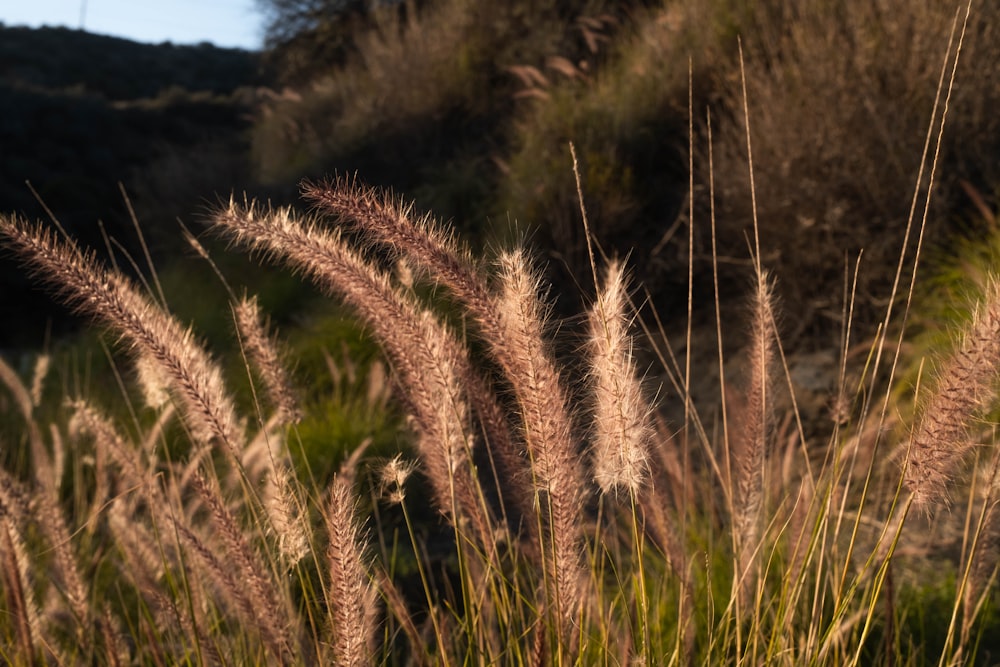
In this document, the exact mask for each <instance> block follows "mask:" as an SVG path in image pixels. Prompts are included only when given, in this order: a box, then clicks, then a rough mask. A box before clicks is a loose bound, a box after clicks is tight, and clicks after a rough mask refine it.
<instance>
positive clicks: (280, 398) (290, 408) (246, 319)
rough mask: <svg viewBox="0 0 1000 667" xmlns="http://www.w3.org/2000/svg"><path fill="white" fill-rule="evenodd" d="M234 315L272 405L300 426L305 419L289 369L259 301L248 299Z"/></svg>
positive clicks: (241, 302) (235, 307) (254, 298)
mask: <svg viewBox="0 0 1000 667" xmlns="http://www.w3.org/2000/svg"><path fill="white" fill-rule="evenodd" d="M233 311H234V313H235V314H236V324H237V326H238V328H239V330H240V333H241V334H242V336H243V345H244V347H245V348H246V351H247V355H248V356H249V357H250V361H252V362H253V364H254V365H255V366H256V367H257V372H258V373H259V374H260V377H261V379H262V380H263V381H264V387H265V388H266V389H267V394H268V396H269V397H270V399H271V402H272V403H273V404H274V405H275V406H276V407H277V408H278V411H279V413H280V414H281V415H282V416H283V418H284V419H285V420H286V421H288V422H292V423H297V422H298V421H299V420H300V419H301V418H302V412H301V411H300V410H299V406H298V403H297V401H296V398H295V392H294V391H293V389H292V384H291V382H290V381H289V379H288V374H287V373H286V372H285V367H284V365H282V363H281V361H280V355H279V353H278V347H277V344H276V343H275V341H274V340H273V339H272V338H271V336H270V335H269V334H268V331H267V325H266V324H265V323H264V322H263V320H262V318H261V313H260V307H259V306H258V305H257V297H256V296H254V297H244V298H243V299H242V300H241V301H240V302H239V303H238V304H236V305H235V306H234V308H233Z"/></svg>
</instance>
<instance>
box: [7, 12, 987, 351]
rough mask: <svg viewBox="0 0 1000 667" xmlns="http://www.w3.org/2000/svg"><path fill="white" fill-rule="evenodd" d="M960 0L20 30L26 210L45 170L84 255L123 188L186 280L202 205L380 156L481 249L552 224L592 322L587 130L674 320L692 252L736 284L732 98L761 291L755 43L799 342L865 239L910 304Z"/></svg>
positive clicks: (12, 55) (601, 182)
mask: <svg viewBox="0 0 1000 667" xmlns="http://www.w3.org/2000/svg"><path fill="white" fill-rule="evenodd" d="M945 4H946V3H939V2H933V1H931V0H913V1H909V2H900V1H895V0H879V1H877V2H870V1H869V2H862V1H861V0H846V1H845V2H842V3H830V2H826V1H825V0H804V1H803V2H799V3H794V4H789V3H783V2H772V1H765V2H746V1H745V0H626V1H611V0H510V1H508V2H491V3H484V2H477V1H475V0H421V1H413V0H411V1H405V2H399V1H383V2H375V1H371V0H258V8H259V10H260V11H261V12H263V13H264V15H265V17H266V19H267V26H268V27H267V33H266V41H265V47H266V48H265V49H264V50H263V51H262V52H261V53H247V52H242V51H234V50H226V49H217V48H214V47H211V46H210V45H200V46H195V47H179V46H172V45H169V44H165V45H158V46H151V45H139V44H134V43H130V42H127V41H124V40H117V39H111V38H105V37H98V36H94V35H88V34H86V33H81V32H79V31H71V30H61V29H41V30H26V29H19V28H2V33H0V36H2V39H0V89H2V91H0V92H2V94H0V107H2V108H0V112H2V113H0V145H2V146H3V147H4V153H5V155H4V160H3V161H2V163H0V171H2V174H3V178H2V179H0V208H2V209H3V210H13V211H18V212H21V213H23V214H25V215H27V216H29V217H36V218H43V219H44V218H45V217H46V213H45V212H44V211H43V210H42V208H41V207H40V206H39V204H38V202H37V201H36V199H35V197H34V195H33V194H32V193H31V191H30V190H29V189H28V188H27V187H26V186H25V185H24V182H25V181H26V180H28V181H30V182H31V183H32V185H33V186H34V188H35V189H36V190H37V191H38V194H39V195H40V197H41V198H42V199H43V200H44V201H45V202H46V203H47V204H48V206H49V207H50V208H51V210H52V212H53V213H54V214H55V216H56V217H58V218H59V219H60V221H61V222H62V223H63V224H64V225H65V226H66V227H67V229H68V230H69V231H70V233H71V234H73V235H75V236H78V237H80V238H81V239H82V241H83V242H84V243H85V244H86V245H88V246H90V247H96V248H99V249H100V248H104V247H105V246H106V245H107V244H106V242H105V241H104V240H102V235H103V234H108V235H110V236H113V237H115V239H117V240H118V243H120V244H121V245H122V246H123V247H124V248H126V249H128V250H129V251H130V252H133V253H134V252H137V249H136V245H135V238H136V234H135V231H134V229H133V227H132V223H131V221H130V220H129V216H128V210H127V207H126V206H125V203H124V200H123V197H122V194H121V192H120V190H119V187H118V183H119V182H120V183H122V184H123V185H124V188H125V190H126V192H128V194H129V195H130V198H131V202H132V204H133V205H134V207H135V209H136V213H137V217H138V219H139V220H140V222H141V225H142V229H143V232H144V233H145V234H146V235H147V237H148V238H149V239H150V240H151V243H152V246H153V250H154V255H155V258H156V262H157V265H158V266H160V267H162V268H163V269H164V270H166V271H170V270H171V269H170V265H171V264H172V263H174V262H179V261H189V260H190V257H189V254H188V256H183V253H180V251H181V250H182V249H183V247H184V246H183V245H182V244H181V243H180V242H179V238H180V234H178V225H177V219H178V218H179V219H181V220H182V221H183V222H184V224H185V225H187V226H188V227H190V228H191V229H192V230H193V231H194V232H195V233H198V229H199V218H200V217H201V216H202V215H203V213H204V211H205V210H206V209H207V208H208V207H210V206H212V205H213V204H214V203H215V202H216V201H217V199H218V198H219V197H221V198H227V197H228V196H229V194H230V193H231V192H234V191H235V192H237V193H240V192H242V191H244V190H245V191H248V192H249V193H250V194H251V195H254V196H261V197H266V198H268V199H270V200H271V201H274V202H276V203H294V202H295V201H296V199H297V189H298V183H299V182H300V180H301V179H303V178H313V179H315V178H320V177H322V176H324V175H327V174H331V173H333V172H339V173H348V174H353V173H357V174H358V175H359V177H360V178H362V179H363V180H364V181H366V182H368V183H371V184H374V185H379V186H386V187H390V188H392V189H394V190H395V191H396V192H397V193H399V194H400V195H402V196H403V197H405V198H407V199H412V200H414V201H415V202H416V205H417V207H418V209H419V210H422V211H433V212H434V213H435V215H437V216H438V217H440V218H442V219H445V220H450V221H452V222H453V223H454V224H455V225H456V226H457V227H458V228H459V230H460V232H461V233H462V234H463V235H464V236H465V237H466V238H467V239H468V240H469V241H470V242H471V243H472V244H473V246H475V247H479V248H486V249H490V248H493V247H496V245H498V244H501V243H507V242H509V241H510V240H511V238H512V237H517V238H525V237H526V238H528V239H529V241H530V243H532V245H533V246H534V247H535V248H537V250H538V252H539V254H540V255H541V256H542V259H543V260H545V263H546V266H547V270H548V272H549V277H550V278H551V279H552V281H553V283H554V285H555V295H556V296H557V297H558V299H559V307H560V309H561V310H562V311H563V312H576V310H577V308H578V306H579V303H580V299H581V296H583V297H584V298H585V294H586V292H587V286H588V285H590V283H591V282H592V281H591V279H590V278H589V275H590V271H589V264H588V262H587V256H586V251H585V243H584V241H585V239H584V235H583V227H582V223H581V220H580V212H579V205H578V201H577V194H576V187H575V182H574V177H573V171H572V163H571V159H570V154H569V147H568V144H569V142H570V141H572V142H574V144H575V146H576V150H577V154H578V156H579V159H580V174H581V177H582V181H583V183H582V185H583V195H584V199H585V202H586V206H587V210H588V213H589V218H590V223H591V228H592V231H593V233H594V235H595V237H596V239H597V241H598V243H599V246H600V248H601V249H602V251H604V252H606V253H608V254H617V255H619V256H625V255H628V256H629V258H630V262H631V263H632V265H633V267H634V270H635V273H636V278H637V279H638V280H639V281H641V282H642V283H643V284H644V286H645V288H646V289H648V290H649V293H650V296H651V298H652V302H653V304H654V305H655V306H657V308H658V310H659V312H660V313H661V315H663V316H664V317H665V318H669V317H670V316H671V315H670V314H671V313H675V312H680V310H679V309H682V308H683V304H684V303H685V301H686V298H687V288H686V284H687V273H688V269H687V264H688V256H689V253H690V254H691V255H692V256H693V257H694V262H695V264H694V274H695V278H696V284H695V290H696V302H698V303H706V302H708V301H710V298H711V289H712V287H711V235H710V231H711V230H710V224H709V213H710V210H709V196H708V185H709V175H708V165H709V144H708V114H709V113H710V114H711V119H712V121H711V124H712V137H713V145H712V159H713V171H714V174H713V176H714V187H715V193H716V202H715V204H716V218H717V224H718V243H719V253H720V259H721V263H720V269H721V272H722V276H721V280H722V285H723V297H724V298H728V296H729V295H730V294H733V295H741V294H742V293H743V292H744V289H743V288H744V287H745V285H746V284H747V278H746V276H747V265H748V263H749V257H750V253H749V246H748V238H749V237H748V234H749V233H750V229H751V222H752V217H751V210H750V201H751V198H750V191H749V170H748V169H747V152H746V128H745V126H744V120H743V104H744V103H743V92H742V86H743V84H742V81H741V80H740V77H739V49H740V47H741V46H742V51H743V57H744V60H745V64H746V87H747V91H748V109H749V116H750V123H751V128H750V130H751V139H752V142H753V152H754V170H755V176H756V188H757V193H756V195H757V206H758V215H759V220H760V225H761V245H762V248H763V252H764V255H765V257H764V259H765V263H766V264H767V265H768V266H770V267H771V268H772V269H774V271H775V272H776V274H777V277H778V280H779V291H780V292H781V293H782V295H783V298H784V299H785V302H786V310H788V311H789V312H794V313H796V317H795V321H794V322H791V323H789V324H788V326H786V328H787V329H789V332H788V333H789V334H790V337H791V339H792V340H790V343H791V344H796V343H802V344H805V345H808V344H810V341H816V342H817V343H818V344H819V345H823V346H825V345H828V344H829V343H830V342H831V341H834V342H835V339H836V338H837V337H839V335H840V330H841V328H840V320H841V318H842V306H841V304H842V301H843V296H842V295H843V292H844V281H845V277H844V276H845V272H848V273H850V272H852V271H853V263H854V261H855V260H856V259H857V256H858V254H859V253H861V251H862V249H863V259H862V264H861V270H860V272H859V284H858V295H859V304H861V307H860V308H859V313H858V317H861V318H862V319H863V318H865V317H870V316H872V315H873V314H874V313H875V312H877V310H878V309H879V308H881V307H882V305H884V298H885V295H886V294H887V293H888V290H887V285H888V284H889V283H890V282H891V279H892V277H893V274H894V267H895V260H896V258H897V256H898V252H899V248H900V247H901V245H902V238H903V232H904V229H905V227H906V222H907V218H908V215H909V211H910V208H911V202H912V200H913V193H914V188H915V184H916V178H917V175H918V173H919V163H920V158H921V154H922V152H923V150H924V145H925V140H926V137H927V128H928V127H929V125H930V124H931V123H932V121H933V119H932V110H933V109H934V96H935V93H936V90H937V86H938V80H939V78H940V76H941V72H942V67H943V66H944V65H945V63H944V62H943V61H944V57H945V54H946V53H947V45H948V40H949V33H950V30H951V27H952V24H953V20H954V19H955V17H956V15H955V13H954V12H955V9H954V8H949V7H946V6H945ZM959 18H960V19H961V18H962V17H961V16H959ZM998 19H1000V6H997V5H995V4H993V3H982V4H979V5H977V6H975V8H974V12H973V14H972V17H971V19H970V30H969V34H968V36H967V39H966V42H965V44H964V45H963V51H962V60H961V63H960V65H959V70H958V77H957V86H956V88H955V91H954V93H953V95H952V99H951V100H950V106H949V117H948V121H947V129H946V131H945V134H944V143H943V146H942V152H941V163H940V166H939V168H938V170H937V173H936V182H937V191H936V194H935V197H934V200H933V201H932V204H931V215H930V224H929V227H928V230H927V236H926V239H927V240H928V241H932V242H938V241H941V242H944V241H945V240H946V238H947V236H948V234H949V232H950V231H952V230H954V229H956V228H958V227H960V228H961V229H962V231H963V234H965V235H968V233H969V228H970V227H971V228H972V233H973V234H975V233H976V228H975V224H974V223H969V221H970V220H973V221H974V220H976V219H979V218H977V217H976V216H975V215H971V214H970V211H972V210H973V207H974V201H973V199H972V198H971V197H970V195H969V193H970V192H971V193H975V195H976V197H978V198H979V199H980V200H982V201H983V202H985V205H987V206H989V207H993V206H994V203H995V197H996V192H997V185H998V182H1000V180H998V178H1000V174H998V173H997V171H998V167H1000V162H998V156H1000V120H998V119H1000V116H997V114H996V113H995V112H994V110H995V109H996V108H997V106H998V102H1000V100H998V97H1000V81H998V76H1000V67H998V66H997V63H1000V39H996V34H995V32H996V26H998V25H1000V20H998ZM80 54H86V57H81V56H80ZM947 68H950V64H948V65H947ZM689 103H690V108H691V109H692V110H693V118H692V117H691V113H690V112H689ZM938 112H939V113H940V109H939V110H938ZM933 122H936V121H933ZM689 128H691V129H689ZM689 141H690V142H691V144H692V145H693V148H694V153H693V155H692V154H691V153H690V150H689ZM932 148H933V146H932ZM691 158H693V164H694V169H695V173H694V200H695V201H694V202H693V206H692V202H690V201H689V199H690V197H689V176H690V174H689V159H691ZM926 190H927V175H926V174H925V177H924V180H923V181H922V182H921V184H920V186H919V194H920V195H921V196H922V195H923V194H924V193H926ZM922 207H923V202H922V200H918V202H917V211H918V213H919V212H920V211H921V210H922ZM692 209H693V212H694V220H693V228H694V229H693V230H689V222H690V217H691V216H690V213H691V211H692ZM689 231H692V232H693V233H691V234H690V238H693V240H694V246H693V247H690V248H689V247H688V246H689V244H688V239H689ZM982 231H985V230H982ZM220 254H221V255H223V257H222V259H220V260H219V261H222V262H224V263H226V262H235V263H238V262H240V260H237V259H231V258H228V256H225V255H224V253H220ZM238 271H239V272H240V274H241V275H244V276H245V277H247V278H248V279H249V281H250V284H251V287H252V288H253V289H260V288H262V285H256V286H255V285H253V283H254V269H252V268H245V269H238ZM180 273H181V274H182V275H183V273H184V272H183V270H181V271H180ZM260 276H261V277H260V279H259V280H258V281H257V282H261V281H264V280H265V276H267V277H266V279H267V280H270V279H271V278H272V276H270V275H269V274H265V273H263V272H261V273H260ZM803 276H808V280H803ZM3 280H4V282H5V286H6V287H7V289H5V290H4V297H3V298H4V299H5V300H6V303H5V305H7V306H8V307H10V306H11V304H13V303H15V302H16V304H17V307H18V308H20V309H21V310H20V312H25V313H29V312H30V313H34V312H40V313H42V314H41V315H40V316H39V317H35V318H33V319H26V320H25V324H24V326H23V327H16V328H14V330H8V331H5V332H4V334H3V337H4V338H3V341H0V344H2V345H11V344H15V343H16V340H17V339H18V338H20V339H21V341H22V342H23V341H30V340H32V339H36V338H37V331H39V330H40V329H41V328H44V326H45V324H44V322H46V321H54V320H53V318H54V317H55V316H54V315H53V313H52V311H44V310H43V309H42V308H41V307H38V306H37V305H36V304H42V303H48V302H49V300H48V299H43V298H39V296H38V294H37V293H35V292H30V291H29V288H28V287H26V281H25V279H24V278H23V277H22V276H20V275H19V273H18V271H17V269H16V267H11V266H10V265H9V264H7V263H5V265H4V274H3ZM18 299H20V300H19V301H18ZM285 310H286V315H285V316H283V317H282V318H279V319H281V320H285V321H287V319H288V318H290V317H292V315H290V314H288V312H290V310H291V309H289V308H286V309H285ZM31 332H34V333H31ZM22 333H23V335H22ZM817 339H821V340H817Z"/></svg>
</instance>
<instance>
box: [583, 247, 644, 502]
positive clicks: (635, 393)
mask: <svg viewBox="0 0 1000 667" xmlns="http://www.w3.org/2000/svg"><path fill="white" fill-rule="evenodd" d="M627 304H628V299H627V296H626V293H625V275H624V269H623V267H622V266H621V265H620V264H619V263H618V262H612V263H611V265H610V266H608V269H607V277H606V278H605V283H604V289H603V290H601V291H600V292H599V293H598V296H597V302H596V303H595V304H594V307H593V309H592V310H591V311H590V318H589V319H590V337H589V343H590V345H589V347H590V350H591V354H590V374H591V378H592V380H593V384H594V396H595V405H594V454H593V460H594V464H593V465H594V479H595V481H596V482H597V484H598V486H600V487H601V491H603V492H604V493H610V492H612V491H615V490H619V489H624V490H626V491H628V492H629V493H631V494H632V495H633V497H638V495H639V490H640V488H641V487H642V484H643V482H644V481H645V480H646V478H647V477H648V475H649V440H650V438H651V437H652V435H653V427H652V424H651V423H650V410H649V406H648V404H647V403H646V401H645V400H644V399H643V396H642V387H641V386H640V384H639V380H638V374H637V372H636V364H635V358H634V357H633V356H632V338H631V336H630V335H629V333H628V316H627V313H626V308H627Z"/></svg>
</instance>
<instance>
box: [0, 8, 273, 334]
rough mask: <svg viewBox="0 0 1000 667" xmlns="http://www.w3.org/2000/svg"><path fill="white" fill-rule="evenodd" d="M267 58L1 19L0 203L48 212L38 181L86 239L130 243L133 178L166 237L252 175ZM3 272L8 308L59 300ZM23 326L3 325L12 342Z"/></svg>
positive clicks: (148, 226) (151, 220) (94, 243)
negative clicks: (253, 136) (255, 115)
mask: <svg viewBox="0 0 1000 667" xmlns="http://www.w3.org/2000/svg"><path fill="white" fill-rule="evenodd" d="M257 61H258V55H257V54H254V53H249V52H246V51H240V50H236V49H219V48H215V47H213V46H211V45H208V44H202V45H198V46H176V45H172V44H169V43H167V44H160V45H147V44H139V43H136V42H131V41H128V40H124V39H118V38H113V37H104V36H99V35H91V34H89V33H86V32H83V31H79V30H68V29H64V28H42V29H37V30H34V29H28V28H10V27H0V147H2V151H3V159H2V160H0V210H3V211H13V212H16V213H19V214H21V215H24V216H26V217H28V218H32V219H36V218H37V219H44V218H46V217H47V216H46V213H45V211H44V209H43V207H42V206H41V205H40V204H39V203H38V201H36V199H35V197H34V195H33V194H32V192H31V188H29V186H28V185H27V183H30V184H31V186H33V187H34V188H35V190H36V191H37V192H38V194H39V195H40V197H41V198H42V200H43V201H44V202H45V204H47V205H48V206H49V207H50V208H51V209H52V211H53V213H54V214H55V215H56V216H57V217H58V218H59V220H60V222H61V223H62V224H63V225H64V226H65V227H66V229H67V230H68V231H69V232H70V233H71V234H72V235H74V236H76V237H78V238H79V239H80V240H81V242H82V243H83V244H84V245H87V246H90V247H103V246H104V242H103V241H102V239H101V227H102V226H103V228H104V229H105V230H106V231H107V232H108V233H109V234H110V235H112V236H114V237H116V238H117V239H119V240H120V241H121V242H122V243H124V244H125V245H126V247H130V246H131V245H132V244H131V242H130V239H133V238H134V232H132V231H131V223H130V222H129V220H128V217H127V212H126V211H127V209H126V207H125V204H124V200H123V197H122V195H121V192H120V189H119V185H118V184H119V183H121V184H122V185H124V186H125V188H126V190H127V191H128V192H129V194H130V196H131V197H132V198H133V199H134V203H135V205H136V207H137V208H138V209H139V212H140V217H141V219H142V221H143V226H144V230H145V231H146V232H147V233H148V234H149V235H150V237H151V238H152V239H153V241H154V244H156V243H158V242H161V241H162V240H163V239H165V238H168V237H169V238H175V237H176V236H177V235H176V233H175V232H176V224H175V223H174V222H173V221H174V219H175V218H176V217H178V216H180V217H182V218H186V217H188V216H189V215H190V214H191V213H192V212H195V211H198V210H200V209H201V208H203V206H204V202H205V199H206V198H207V197H211V196H212V195H213V193H214V192H226V193H228V192H229V191H230V190H231V189H233V188H234V187H243V186H245V183H246V181H247V172H246V167H245V165H246V159H245V155H246V154H247V140H246V136H245V135H246V131H247V129H248V127H249V118H250V110H251V103H252V101H253V96H254V87H255V86H256V85H257V84H258V69H257ZM165 225H171V228H170V230H169V233H166V234H165V233H161V232H162V231H163V230H162V228H163V227H164V226H165ZM0 280H2V281H3V283H4V290H3V293H4V297H3V299H4V301H5V303H4V304H3V305H4V307H5V308H10V307H12V306H13V307H17V308H18V311H19V312H22V313H28V312H34V308H33V307H27V304H26V303H25V301H28V300H30V301H31V302H32V306H33V305H34V302H45V303H47V300H40V299H37V298H35V297H34V296H33V295H32V294H31V293H30V292H28V291H27V289H26V287H24V285H25V282H24V277H23V276H19V275H16V274H14V273H13V272H12V267H11V266H9V265H5V266H4V268H3V273H2V275H0ZM42 317H47V315H46V314H39V318H42ZM39 327H40V324H39V323H37V322H36V323H35V324H34V326H33V325H32V324H31V323H29V322H25V326H24V328H23V330H25V331H35V332H37V331H38V330H39ZM16 337H17V336H16V332H15V331H11V330H9V329H8V330H5V331H4V332H3V333H2V334H0V339H2V342H3V343H8V342H9V341H11V340H12V338H16Z"/></svg>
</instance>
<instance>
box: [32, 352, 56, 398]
mask: <svg viewBox="0 0 1000 667" xmlns="http://www.w3.org/2000/svg"><path fill="white" fill-rule="evenodd" d="M50 361H51V357H49V355H47V354H40V355H38V358H37V359H35V372H34V374H33V375H32V376H31V403H32V405H34V406H35V407H36V408H37V407H38V406H39V405H41V403H42V390H43V389H44V388H45V378H46V376H48V374H49V365H50Z"/></svg>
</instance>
